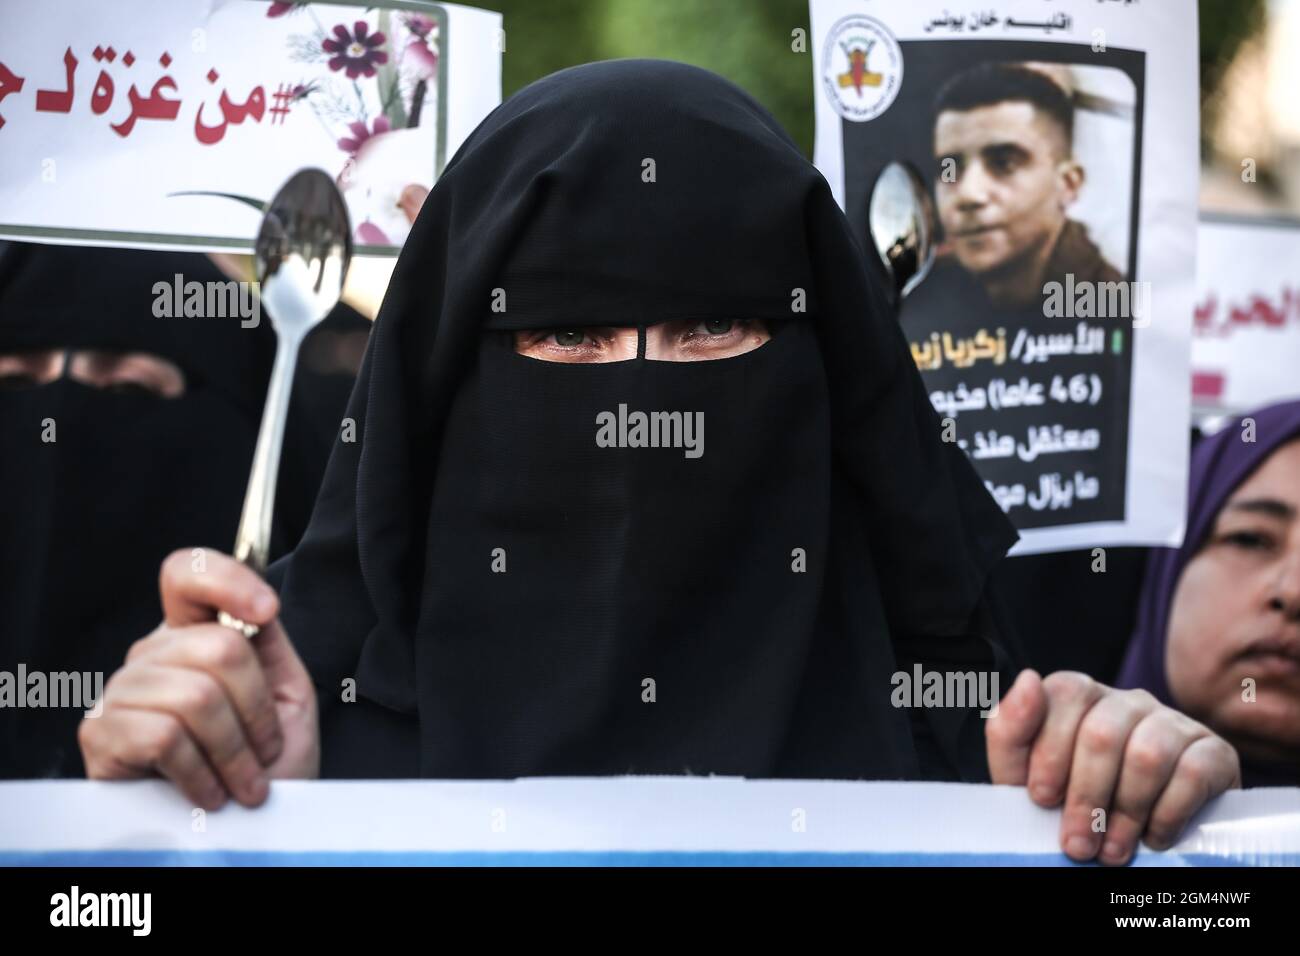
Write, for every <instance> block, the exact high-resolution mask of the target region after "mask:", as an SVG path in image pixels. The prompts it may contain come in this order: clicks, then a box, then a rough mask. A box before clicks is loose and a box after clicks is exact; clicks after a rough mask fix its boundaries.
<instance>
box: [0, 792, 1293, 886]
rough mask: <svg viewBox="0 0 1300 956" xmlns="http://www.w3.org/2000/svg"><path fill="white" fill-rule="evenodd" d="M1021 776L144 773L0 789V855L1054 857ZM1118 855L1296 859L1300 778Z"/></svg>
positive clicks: (545, 859)
mask: <svg viewBox="0 0 1300 956" xmlns="http://www.w3.org/2000/svg"><path fill="white" fill-rule="evenodd" d="M1060 822H1061V818H1060V811H1059V810H1044V809H1042V808H1040V807H1037V806H1035V805H1034V804H1033V803H1031V802H1030V800H1029V797H1028V796H1027V795H1026V793H1025V791H1024V788H1022V787H993V786H980V785H971V784H942V783H858V782H843V781H819V780H743V779H739V778H734V777H604V778H585V779H584V778H576V777H568V778H566V777H549V778H532V779H524V780H515V781H499V780H491V781H485V780H444V781H395V782H375V781H355V782H341V781H328V782H303V781H276V782H275V783H274V784H273V785H272V788H271V796H270V798H269V800H268V802H267V803H266V804H265V805H263V806H261V807H259V808H257V809H255V810H246V809H244V808H242V807H239V806H237V805H234V804H231V805H228V806H227V807H225V808H223V809H221V810H219V811H217V812H215V813H204V812H203V811H202V810H199V809H196V808H195V807H194V806H193V805H192V804H191V803H190V802H189V801H187V800H186V799H185V798H184V797H183V796H182V795H181V794H180V791H178V790H177V789H176V788H175V787H173V786H172V785H171V784H168V783H164V782H161V781H141V782H125V783H103V782H94V783H92V782H84V781H82V782H74V781H63V782H51V781H27V782H17V783H3V784H0V866H13V865H25V864H26V865H31V864H49V865H67V866H95V865H104V866H130V865H174V864H198V865H210V864H216V865H221V864H261V865H328V866H368V865H382V864H398V865H408V864H409V865H425V866H427V865H435V866H439V865H442V866H445V865H456V864H468V865H483V864H489V865H492V864H496V865H499V864H510V865H530V864H538V865H548V866H555V865H572V864H578V865H581V864H591V863H597V864H607V865H608V864H614V865H618V864H634V865H646V864H670V865H685V866H719V865H722V866H726V865H773V864H776V865H789V864H795V865H826V864H838V865H868V866H873V865H874V866H934V865H958V866H1069V865H1073V864H1071V862H1070V860H1069V858H1068V857H1066V856H1065V854H1063V853H1062V852H1061V850H1060V847H1059V839H1060ZM1133 862H1134V865H1136V866H1183V865H1189V864H1190V865H1219V866H1222V865H1226V864H1238V865H1242V864H1244V865H1261V864H1267V865H1290V866H1294V865H1296V864H1297V863H1300V790H1297V789H1261V790H1247V791H1241V790H1235V791H1230V792H1228V793H1226V794H1224V795H1223V796H1221V797H1219V798H1217V799H1216V800H1214V801H1213V802H1212V803H1211V804H1210V805H1209V806H1208V807H1207V808H1206V809H1204V810H1202V812H1201V813H1200V814H1199V815H1198V816H1197V817H1196V819H1194V820H1193V821H1192V824H1191V826H1189V828H1188V829H1187V830H1186V832H1184V834H1183V835H1182V838H1181V839H1180V840H1179V841H1178V843H1177V844H1176V845H1175V846H1174V847H1173V848H1172V849H1170V850H1168V851H1165V852H1160V853H1156V852H1152V851H1151V850H1148V849H1147V848H1146V847H1145V846H1139V848H1138V852H1137V855H1136V857H1135V858H1134V861H1133Z"/></svg>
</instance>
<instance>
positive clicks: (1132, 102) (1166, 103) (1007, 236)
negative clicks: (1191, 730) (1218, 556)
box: [811, 0, 1199, 554]
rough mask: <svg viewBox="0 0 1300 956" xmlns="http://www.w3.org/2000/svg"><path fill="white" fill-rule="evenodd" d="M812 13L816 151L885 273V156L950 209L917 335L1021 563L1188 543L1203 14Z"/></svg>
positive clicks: (1073, 4) (1095, 7) (936, 394)
mask: <svg viewBox="0 0 1300 956" xmlns="http://www.w3.org/2000/svg"><path fill="white" fill-rule="evenodd" d="M811 15H812V33H813V43H812V47H811V52H812V54H813V61H814V63H813V70H814V83H815V84H816V92H815V101H816V106H815V111H816V121H817V123H816V125H817V139H816V151H815V160H816V163H817V165H818V167H819V168H820V169H821V170H822V172H823V174H824V175H825V176H826V178H827V180H828V181H829V182H830V184H831V187H832V189H833V190H834V192H835V194H836V196H837V198H838V199H839V201H840V203H841V205H842V206H843V208H844V210H845V213H846V214H847V216H848V217H849V220H850V222H851V224H852V225H853V227H854V229H855V232H856V233H857V234H858V235H859V238H860V239H861V241H862V243H863V248H864V250H865V251H866V253H867V255H868V256H869V257H870V258H871V259H872V260H873V261H872V262H871V263H870V264H871V265H872V266H873V267H876V268H884V266H883V262H884V256H883V254H882V255H881V256H880V257H879V259H878V260H877V246H876V243H875V241H873V237H872V236H871V234H870V232H869V228H868V223H869V221H870V212H869V211H870V209H871V204H872V200H873V196H874V195H875V187H876V185H877V180H878V177H879V175H880V173H881V171H882V169H884V168H885V166H886V164H888V163H891V162H904V163H906V164H908V165H910V166H911V167H912V169H913V170H914V172H915V174H916V176H917V177H918V181H919V182H920V183H923V184H924V185H925V193H926V195H927V198H928V201H929V202H930V203H931V204H932V205H933V207H934V222H935V225H936V230H937V232H936V235H937V240H936V246H937V255H936V257H935V260H934V264H933V266H932V267H931V268H930V269H929V271H928V272H926V273H923V274H922V278H921V279H920V281H919V282H918V283H917V284H916V285H915V288H914V289H912V290H911V291H910V292H909V293H908V294H907V296H906V298H905V299H904V301H903V305H902V308H901V314H900V321H901V322H902V325H903V331H904V333H905V334H906V336H907V338H908V340H909V341H910V342H911V343H912V352H913V356H914V358H915V359H916V362H917V365H918V367H919V368H920V370H921V373H922V378H923V379H924V381H925V383H926V386H927V389H928V391H929V392H930V397H931V400H932V402H933V403H934V406H935V409H936V411H937V412H938V413H939V417H940V419H941V420H942V425H943V428H944V433H943V437H944V438H945V440H949V441H955V442H957V443H958V444H959V445H960V446H961V447H962V448H964V449H965V450H966V451H967V453H968V454H969V455H970V456H971V458H972V460H973V463H974V464H975V467H976V469H977V470H978V471H979V472H980V475H981V477H982V478H983V479H984V481H985V485H986V486H987V487H988V489H989V491H990V493H991V494H992V495H993V496H994V498H995V499H996V500H997V501H998V503H999V504H1000V505H1001V506H1002V508H1003V510H1004V511H1005V512H1006V513H1007V515H1008V517H1010V518H1011V520H1012V521H1013V522H1014V523H1015V524H1016V526H1017V528H1019V530H1020V532H1021V540H1020V542H1019V544H1018V545H1017V546H1016V548H1015V549H1014V551H1013V553H1015V554H1025V553H1034V552H1042V551H1056V550H1063V549H1069V548H1085V547H1092V546H1096V545H1139V544H1142V545H1175V544H1178V543H1179V542H1180V541H1181V539H1182V533H1183V520H1184V502H1185V496H1186V484H1187V479H1186V468H1187V455H1188V439H1187V434H1188V427H1189V424H1190V414H1191V407H1190V406H1191V401H1190V395H1189V389H1188V381H1189V374H1190V371H1189V355H1190V350H1191V341H1190V340H1191V322H1190V316H1191V310H1192V303H1193V296H1194V277H1195V267H1196V240H1195V236H1196V202H1197V188H1198V176H1199V172H1198V161H1199V142H1198V138H1199V98H1198V74H1197V56H1198V54H1197V8H1196V2H1195V0H1125V2H1120V0H1105V2H1099V0H1050V2H1045V0H1002V2H998V3H992V4H980V5H979V6H978V8H977V9H971V8H969V7H968V6H963V5H960V4H958V5H955V6H954V4H953V3H952V2H951V0H911V2H908V3H897V2H893V0H811ZM882 195H883V191H882ZM900 250H901V251H902V252H904V253H905V252H908V251H911V250H910V247H909V246H907V245H902V246H896V247H895V252H896V253H897V252H898V251H900Z"/></svg>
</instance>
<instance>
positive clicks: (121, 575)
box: [0, 244, 369, 777]
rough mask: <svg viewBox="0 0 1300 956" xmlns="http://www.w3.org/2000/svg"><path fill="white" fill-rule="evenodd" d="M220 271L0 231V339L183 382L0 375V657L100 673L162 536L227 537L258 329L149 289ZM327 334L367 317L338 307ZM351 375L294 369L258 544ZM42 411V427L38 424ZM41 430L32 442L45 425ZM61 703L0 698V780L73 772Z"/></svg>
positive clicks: (293, 511) (290, 508)
mask: <svg viewBox="0 0 1300 956" xmlns="http://www.w3.org/2000/svg"><path fill="white" fill-rule="evenodd" d="M178 274H179V275H180V276H182V279H183V282H201V283H206V282H222V283H224V282H226V281H227V280H226V277H225V276H224V275H223V274H222V273H221V272H220V271H219V270H218V269H217V268H216V267H215V266H214V265H213V264H212V263H211V261H210V260H209V259H208V258H207V257H206V256H202V255H195V254H190V253H164V252H138V251H131V250H122V249H92V248H83V247H74V246H48V245H27V244H12V245H9V246H6V247H5V248H4V249H3V253H2V254H0V352H23V351H30V350H48V349H68V350H74V349H75V350H80V349H103V350H110V351H123V352H146V353H151V354H153V355H157V356H161V357H162V358H165V359H168V360H169V361H171V362H173V363H175V364H176V365H177V366H178V367H179V368H180V370H181V371H182V373H183V374H184V376H185V380H186V382H185V392H184V394H183V395H181V396H179V397H177V398H170V399H168V398H162V397H159V396H156V395H151V394H145V393H143V392H140V391H135V392H131V391H128V392H123V393H118V392H115V391H114V390H111V389H104V388H97V387H92V386H90V385H87V384H83V383H81V382H79V381H76V380H74V379H73V378H71V377H69V376H68V374H67V371H66V369H65V372H64V375H63V377H61V378H60V379H58V380H56V381H54V382H50V383H47V384H43V385H39V386H25V387H20V388H13V389H0V526H3V529H4V531H3V534H2V535H0V621H3V622H4V623H3V625H2V626H0V670H2V671H7V672H8V673H9V674H11V675H15V676H16V675H17V674H18V672H19V666H20V665H22V667H24V668H25V670H26V673H28V674H32V673H34V672H38V671H39V672H41V673H43V674H51V673H69V672H76V673H82V672H90V673H94V672H101V673H102V674H103V681H104V682H107V680H108V677H109V676H110V675H111V674H112V673H113V671H115V670H117V668H119V667H120V666H121V665H122V662H123V660H124V658H125V655H126V651H127V649H128V647H129V646H130V645H131V643H132V642H134V641H135V640H137V639H139V638H141V637H144V636H145V635H146V634H148V633H149V632H151V631H152V630H153V629H154V628H155V627H157V625H158V622H159V620H160V618H161V614H162V612H161V608H160V606H159V601H158V569H159V565H160V563H161V562H162V560H163V559H164V558H165V557H166V556H167V555H168V554H169V553H170V552H172V551H174V550H176V549H178V548H215V549H217V550H219V551H229V550H230V546H231V543H232V542H233V540H234V536H235V531H236V528H237V526H238V521H239V512H240V507H241V505H242V503H243V497H244V489H245V487H246V485H247V482H248V469H249V465H250V462H251V460H252V453H253V444H254V441H255V439H256V436H257V428H258V423H259V421H260V419H261V412H262V404H263V401H264V399H265V395H266V386H267V380H268V377H269V375H270V368H271V361H272V358H273V356H274V351H275V339H274V335H273V333H272V331H271V328H270V326H269V324H268V323H267V321H266V319H265V316H263V317H262V318H261V321H260V322H259V323H258V324H257V325H256V327H247V328H246V327H244V323H243V322H241V319H240V318H239V317H238V316H231V317H229V318H216V317H203V318H199V317H184V316H174V317H170V318H168V317H161V316H158V315H155V313H154V303H155V300H156V299H157V292H156V290H155V285H156V284H157V283H164V284H165V285H167V286H168V287H172V286H173V284H174V281H175V276H176V275H178ZM326 324H327V325H328V326H329V327H330V328H333V329H335V330H337V331H343V330H356V329H358V328H361V329H363V330H364V329H365V328H366V327H368V324H369V323H368V322H367V321H366V320H365V319H364V318H362V317H361V316H360V315H358V314H357V313H355V312H353V311H352V310H350V309H340V310H339V311H337V312H336V313H334V314H332V315H331V317H330V319H329V320H327V323H326ZM350 384H351V378H350V376H347V375H345V374H341V373H340V374H333V375H326V374H316V375H310V374H304V375H303V376H301V377H300V381H299V382H298V385H297V387H296V389H295V395H294V408H293V410H292V411H291V415H290V422H289V426H288V436H287V439H286V449H285V456H284V459H283V462H282V467H281V476H280V482H279V489H278V503H277V508H276V528H275V541H274V542H273V546H274V547H275V548H276V549H278V550H279V551H283V550H285V548H286V545H291V544H293V543H296V541H297V539H298V537H299V536H300V535H301V532H302V529H303V527H304V526H305V523H306V514H307V513H308V512H309V510H310V506H311V502H312V499H313V496H314V494H315V491H316V489H317V487H318V486H319V484H320V479H321V475H322V474H323V472H324V468H325V461H326V458H327V455H328V453H329V450H330V447H331V446H332V444H333V442H334V440H335V438H336V436H337V434H338V427H339V424H338V421H339V418H340V417H341V415H342V406H343V403H344V402H345V401H346V391H344V393H343V394H339V389H340V388H342V389H344V390H347V389H349V388H350ZM47 421H49V422H52V423H53V428H54V430H53V432H52V433H49V432H48V431H47V429H46V427H45V423H46V422H47ZM51 434H52V437H53V438H54V439H55V440H54V441H46V440H45V438H46V437H51ZM81 714H82V711H81V709H80V708H75V707H60V708H49V707H47V708H43V709H39V710H37V709H18V708H15V709H9V708H5V709H4V710H0V776H6V777H49V776H75V775H80V774H81V773H82V772H83V770H82V765H81V755H80V751H79V749H78V747H77V742H76V728H77V724H78V722H79V721H80V719H81Z"/></svg>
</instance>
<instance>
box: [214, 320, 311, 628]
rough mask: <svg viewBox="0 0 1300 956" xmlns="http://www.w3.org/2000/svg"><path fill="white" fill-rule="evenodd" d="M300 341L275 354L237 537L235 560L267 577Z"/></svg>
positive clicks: (225, 620)
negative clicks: (278, 481) (276, 495)
mask: <svg viewBox="0 0 1300 956" xmlns="http://www.w3.org/2000/svg"><path fill="white" fill-rule="evenodd" d="M300 344H301V340H300V339H297V338H290V337H282V338H281V339H280V341H279V345H278V347H277V348H276V352H275V365H274V366H273V368H272V370H271V382H270V385H269V386H268V387H267V391H266V407H265V408H264V409H263V411H262V425H261V428H260V429H259V430H258V433H257V447H256V449H255V450H254V452H253V468H252V471H251V472H250V473H249V476H248V490H247V492H245V494H244V510H243V513H242V515H241V516H240V519H239V531H238V533H237V534H236V535H235V560H237V561H240V562H242V563H243V564H245V565H247V566H248V567H250V568H252V569H253V570H254V571H256V572H257V573H258V574H265V573H266V566H267V561H268V557H269V555H270V551H271V518H272V515H273V514H274V510H275V488H276V476H277V475H278V474H279V471H280V451H281V448H282V447H283V445H284V427H285V422H286V420H287V418H288V415H289V398H290V396H291V395H292V394H293V376H294V370H295V369H296V367H297V365H298V346H299V345H300ZM217 620H218V621H220V623H222V624H224V625H226V626H227V627H233V628H235V630H238V631H242V632H243V633H244V636H245V637H253V636H254V635H255V634H257V630H258V629H257V627H256V625H252V624H245V623H244V622H243V621H240V620H239V619H238V618H235V617H233V616H232V615H230V614H227V613H226V612H225V611H222V612H221V613H220V614H218V616H217Z"/></svg>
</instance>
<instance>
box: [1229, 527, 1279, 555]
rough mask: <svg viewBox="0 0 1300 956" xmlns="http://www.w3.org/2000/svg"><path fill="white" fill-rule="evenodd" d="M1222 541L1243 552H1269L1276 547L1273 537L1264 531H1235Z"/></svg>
mask: <svg viewBox="0 0 1300 956" xmlns="http://www.w3.org/2000/svg"><path fill="white" fill-rule="evenodd" d="M1220 540H1222V541H1223V542H1224V543H1225V544H1229V545H1231V546H1233V547H1234V548H1240V549H1241V550H1243V551H1268V550H1271V549H1272V547H1273V545H1274V541H1273V536H1272V535H1270V534H1267V533H1265V532H1262V531H1233V532H1230V533H1228V534H1225V535H1223V537H1222V538H1221V539H1220Z"/></svg>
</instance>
